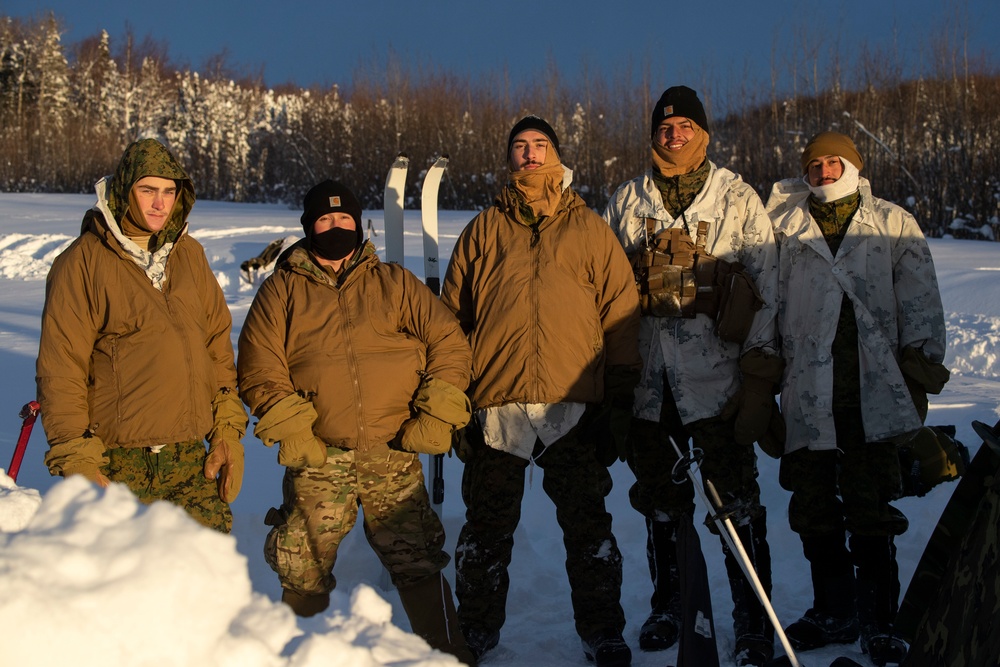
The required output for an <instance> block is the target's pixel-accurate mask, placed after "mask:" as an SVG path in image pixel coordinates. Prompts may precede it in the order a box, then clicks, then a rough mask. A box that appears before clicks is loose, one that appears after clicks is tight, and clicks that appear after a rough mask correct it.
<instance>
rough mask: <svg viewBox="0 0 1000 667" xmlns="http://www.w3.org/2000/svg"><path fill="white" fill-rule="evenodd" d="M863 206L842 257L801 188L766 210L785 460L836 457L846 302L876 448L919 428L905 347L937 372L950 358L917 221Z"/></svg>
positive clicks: (796, 183)
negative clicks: (838, 342) (811, 452)
mask: <svg viewBox="0 0 1000 667" xmlns="http://www.w3.org/2000/svg"><path fill="white" fill-rule="evenodd" d="M859 190H860V192H861V203H860V205H859V208H858V211H857V212H856V213H855V214H854V218H853V219H852V221H851V224H850V226H849V227H848V229H847V234H846V236H845V238H844V240H843V242H842V243H841V244H840V248H839V250H838V251H837V256H836V257H834V256H833V255H832V254H831V253H830V248H829V246H828V245H827V242H826V240H825V239H824V238H823V234H822V232H821V231H820V229H819V226H818V225H816V224H815V223H814V222H813V218H812V215H810V213H809V204H808V197H809V189H808V187H807V186H806V184H805V183H804V182H803V181H802V179H800V178H793V179H788V180H784V181H780V182H778V183H775V185H774V187H773V189H772V191H771V196H770V197H769V198H768V200H767V211H768V213H769V214H770V215H771V219H772V221H773V222H774V228H775V236H776V237H777V239H778V243H779V246H780V248H781V262H780V265H781V268H780V274H779V283H778V294H779V302H778V320H779V323H780V324H779V329H780V334H781V346H782V355H783V356H784V358H785V363H786V367H785V381H784V386H783V388H782V393H781V411H782V413H783V414H784V417H785V423H786V425H787V431H788V433H787V437H786V444H785V451H786V452H792V451H795V450H796V449H801V448H803V447H808V448H810V449H816V450H821V449H835V448H836V447H837V435H836V432H835V430H834V425H833V412H832V407H831V403H832V398H833V358H832V356H831V353H830V351H831V346H832V344H833V339H834V336H835V335H836V332H837V320H838V317H839V313H840V307H841V302H842V301H843V295H844V294H846V295H847V296H848V298H849V299H850V300H851V303H852V304H853V305H854V315H855V318H856V319H857V323H858V345H859V348H860V349H859V350H858V352H859V354H860V358H861V369H860V370H861V388H860V391H861V413H862V421H863V424H864V429H865V436H866V438H867V441H868V442H875V441H878V440H885V439H887V438H891V437H893V436H897V435H901V434H904V433H908V432H910V431H914V430H916V429H918V428H920V425H921V424H920V418H919V416H918V415H917V411H916V409H915V408H914V406H913V400H912V398H911V397H910V393H909V392H908V391H907V388H906V382H905V381H904V379H903V375H902V373H901V371H900V370H899V366H898V363H897V362H898V360H899V356H900V353H901V352H902V350H903V348H905V347H910V346H912V347H916V348H918V349H921V350H922V351H923V353H924V355H925V356H927V357H928V358H929V359H930V360H931V361H933V362H941V361H942V360H943V358H944V351H945V324H944V313H943V310H942V307H941V295H940V292H939V290H938V283H937V276H936V274H935V272H934V263H933V261H932V260H931V253H930V249H929V248H928V247H927V241H926V240H925V239H924V235H923V233H922V232H921V231H920V228H919V227H918V226H917V222H916V220H915V219H914V218H913V216H912V215H910V214H909V213H907V212H906V211H905V210H903V209H902V208H900V207H899V206H896V205H895V204H892V203H891V202H887V201H885V200H883V199H878V198H877V197H873V196H872V192H871V186H870V185H869V183H868V181H867V180H866V179H864V178H862V179H861V180H860V185H859Z"/></svg>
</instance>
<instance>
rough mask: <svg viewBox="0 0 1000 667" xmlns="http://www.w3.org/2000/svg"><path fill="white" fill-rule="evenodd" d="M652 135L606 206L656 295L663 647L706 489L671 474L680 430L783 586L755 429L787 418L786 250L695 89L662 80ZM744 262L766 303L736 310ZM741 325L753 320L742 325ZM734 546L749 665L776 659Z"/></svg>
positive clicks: (674, 634) (747, 540)
mask: <svg viewBox="0 0 1000 667" xmlns="http://www.w3.org/2000/svg"><path fill="white" fill-rule="evenodd" d="M650 138H651V143H650V150H651V165H650V168H649V169H647V171H646V172H645V173H644V174H642V175H640V176H637V177H636V178H633V179H632V180H630V181H627V182H626V183H623V184H622V185H621V186H620V187H619V188H618V190H617V191H616V192H615V194H614V195H613V196H612V197H611V201H610V202H609V203H608V207H607V210H605V212H604V218H605V220H607V222H608V224H610V225H611V229H612V230H613V231H614V232H615V233H616V234H617V235H618V239H619V241H621V244H622V245H623V246H624V248H625V251H626V253H627V254H628V255H629V256H630V257H632V258H633V266H634V267H635V268H636V270H637V273H636V276H637V284H638V285H639V288H640V292H642V293H643V294H644V295H645V297H646V299H645V303H644V311H643V315H644V316H643V318H642V322H641V325H640V329H639V350H640V353H641V354H642V355H643V372H642V379H641V381H640V383H639V386H638V388H637V389H636V395H635V405H634V415H635V418H634V419H633V421H632V428H631V433H630V438H629V452H628V464H629V467H630V468H631V469H632V471H633V472H634V473H635V477H636V483H635V485H633V487H632V489H631V490H630V493H629V496H630V499H631V502H632V505H633V507H635V509H636V510H638V511H639V512H640V513H642V514H643V516H645V517H646V527H647V533H648V534H647V555H648V558H649V567H650V574H651V577H652V580H653V596H652V599H651V601H650V603H651V606H652V610H651V613H650V615H649V617H648V618H647V619H646V622H645V623H644V624H643V626H642V629H641V630H640V632H639V645H640V647H642V648H643V649H646V650H652V651H656V650H663V649H666V648H669V647H670V646H672V645H673V644H674V643H675V642H676V641H677V640H678V636H679V633H680V632H681V630H682V627H681V625H682V624H681V620H682V618H681V616H682V609H681V606H682V604H681V578H683V577H684V576H685V575H684V573H683V572H678V552H681V551H682V548H681V547H680V546H679V545H678V539H677V536H678V535H679V534H680V530H679V527H680V526H681V525H682V524H686V523H687V522H690V521H691V520H692V517H693V514H694V503H693V498H694V490H693V488H692V487H691V485H689V484H683V485H679V484H675V483H674V482H673V481H672V479H671V471H672V469H673V467H674V464H675V462H676V461H677V455H676V453H675V452H674V450H673V447H672V446H671V445H670V442H669V438H673V439H674V441H676V442H677V443H678V445H679V446H680V447H681V449H682V451H685V450H687V443H688V441H689V440H691V441H692V443H693V446H694V447H696V448H698V449H701V450H702V451H703V452H704V460H703V461H702V463H701V471H702V474H703V475H704V477H705V478H706V479H707V480H710V481H711V482H712V483H713V484H714V485H715V487H716V488H717V490H718V492H719V494H720V496H721V499H722V502H723V504H724V505H725V508H726V511H727V512H728V513H729V516H730V517H731V519H732V521H733V524H734V525H735V527H736V531H737V533H738V534H739V536H740V540H741V541H742V543H743V545H744V548H745V549H746V551H747V553H748V555H749V557H750V559H751V561H752V564H753V567H754V569H755V570H756V571H757V575H758V577H759V578H760V581H761V584H762V585H763V587H764V589H765V592H767V593H768V594H770V588H771V556H770V551H769V548H768V543H767V514H766V510H765V508H764V506H763V505H761V503H760V487H759V486H758V484H757V459H756V455H755V453H754V442H755V441H763V440H765V437H766V435H767V433H768V430H769V426H770V425H771V424H772V420H774V419H780V418H779V417H778V415H777V412H776V411H775V410H774V409H773V404H774V392H775V391H776V387H777V384H778V382H779V381H780V379H781V359H780V357H779V356H778V354H777V336H776V326H775V309H774V304H775V300H776V288H777V263H778V251H777V248H776V246H775V243H774V237H773V235H772V231H771V223H770V220H768V217H767V214H766V213H765V211H764V206H763V204H762V203H761V201H760V198H759V197H758V196H757V194H756V193H755V192H754V190H753V188H751V187H750V186H749V185H747V183H745V182H744V181H743V179H742V178H740V176H739V174H735V173H733V172H732V171H730V170H728V169H726V168H724V167H720V166H717V165H716V164H714V163H713V162H712V161H711V160H709V159H708V157H707V147H708V145H709V126H708V119H707V115H706V113H705V108H704V106H703V105H702V103H701V100H700V99H698V95H697V93H696V92H695V91H694V90H692V89H690V88H688V87H687V86H673V87H671V88H668V89H667V90H665V91H664V92H663V94H662V95H661V96H660V99H659V100H658V101H657V102H656V105H655V106H654V107H653V111H652V114H651V119H650ZM654 248H655V249H656V250H655V252H654V251H653V249H654ZM695 255H697V259H693V257H694V256H695ZM647 260H653V261H652V262H650V261H647ZM663 264H667V265H668V266H663ZM735 264H738V265H742V267H745V273H743V274H742V275H743V276H744V277H745V278H746V279H747V281H751V280H752V281H753V287H755V288H756V291H757V292H758V294H759V297H760V300H759V301H758V302H757V303H756V310H755V309H754V308H753V307H750V308H737V309H733V310H732V312H731V313H729V314H727V313H726V311H724V310H723V309H722V308H721V307H720V305H719V304H721V303H722V297H721V294H720V290H719V287H718V285H719V284H724V283H723V281H721V280H720V278H721V276H722V275H723V274H722V273H720V271H719V268H718V267H726V266H728V267H732V266H733V265H735ZM713 266H715V267H717V268H716V269H715V270H714V271H713V270H712V267H713ZM702 267H707V268H708V269H709V270H708V271H703V270H702ZM668 270H669V271H672V273H664V274H660V275H662V276H666V278H662V279H660V280H659V281H654V280H652V278H653V277H654V275H656V273H655V272H656V271H668ZM731 275H735V274H731ZM670 276H673V278H674V279H673V280H671V279H669V277H670ZM743 284H744V285H745V286H747V287H751V286H750V283H749V282H745V283H743ZM751 291H753V290H752V289H751ZM703 295H706V296H709V297H710V298H706V299H704V300H703ZM727 301H728V302H729V303H736V300H733V299H729V300H727ZM730 324H735V325H738V326H736V327H734V328H736V329H741V330H742V331H741V333H740V334H739V335H735V334H733V333H732V332H731V331H730V327H729V325H730ZM722 546H723V550H724V552H725V565H726V571H727V573H728V575H729V583H730V588H731V592H732V598H733V605H734V608H733V626H734V630H735V635H736V646H735V652H734V658H735V660H736V664H737V665H761V664H764V663H766V662H767V661H769V660H770V659H771V657H772V655H773V647H772V646H773V633H774V629H773V628H772V627H771V624H770V621H769V620H768V618H767V615H766V613H765V611H764V609H763V606H762V605H761V603H760V602H759V600H758V599H757V596H756V594H755V591H754V589H753V587H752V586H751V584H750V583H749V582H748V581H747V579H746V577H745V576H744V575H743V572H742V569H741V564H740V560H739V558H738V557H737V555H736V554H733V553H731V552H730V550H729V548H728V545H726V544H725V543H723V545H722Z"/></svg>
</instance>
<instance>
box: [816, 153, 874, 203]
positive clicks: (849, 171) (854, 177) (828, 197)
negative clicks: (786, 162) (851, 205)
mask: <svg viewBox="0 0 1000 667" xmlns="http://www.w3.org/2000/svg"><path fill="white" fill-rule="evenodd" d="M838 157H839V156H838ZM840 163H841V164H842V165H844V173H843V174H841V175H840V178H838V179H837V182H836V183H831V184H830V185H809V174H806V175H805V176H803V177H802V180H803V181H804V182H805V184H806V185H808V186H809V192H811V193H812V194H813V197H815V198H816V199H817V201H821V202H823V203H826V202H831V201H837V200H838V199H843V198H844V197H846V196H847V195H849V194H851V193H853V192H854V191H855V190H857V189H858V182H859V179H860V178H861V176H860V174H859V172H858V168H857V167H855V166H854V165H853V164H851V161H850V160H848V159H847V158H843V157H841V158H840Z"/></svg>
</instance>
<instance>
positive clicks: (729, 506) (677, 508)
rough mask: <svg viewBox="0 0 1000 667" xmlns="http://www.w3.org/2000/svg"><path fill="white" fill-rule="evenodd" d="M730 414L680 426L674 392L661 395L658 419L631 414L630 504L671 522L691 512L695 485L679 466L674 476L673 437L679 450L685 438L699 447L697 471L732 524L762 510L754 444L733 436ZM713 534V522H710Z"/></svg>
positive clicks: (743, 522)
mask: <svg viewBox="0 0 1000 667" xmlns="http://www.w3.org/2000/svg"><path fill="white" fill-rule="evenodd" d="M734 419H735V418H730V419H722V418H719V417H710V418H708V419H701V420H698V421H696V422H693V423H691V424H687V425H686V426H685V425H682V424H681V420H680V415H679V414H678V413H677V406H676V404H675V403H674V401H673V397H672V396H670V395H669V393H668V395H667V396H665V397H664V400H663V407H662V408H661V416H660V421H659V422H651V421H648V420H645V419H633V420H632V428H631V430H630V431H629V454H628V464H629V467H630V468H631V469H632V472H633V473H634V474H635V479H636V481H635V484H633V485H632V487H631V488H630V489H629V500H630V502H631V503H632V507H634V508H635V509H636V511H638V512H639V513H640V514H642V515H643V516H645V517H646V518H648V519H651V520H653V521H676V520H678V519H679V518H681V517H683V516H685V515H692V514H693V513H694V488H693V487H692V486H691V482H690V481H689V480H688V478H687V476H686V475H685V474H684V472H683V471H682V470H681V471H679V479H678V481H679V482H680V483H678V481H675V480H674V478H673V475H674V465H675V464H676V463H677V453H676V452H675V451H674V448H673V446H672V445H671V444H670V440H669V438H671V437H672V438H673V439H674V441H675V442H676V443H677V446H678V447H679V448H680V450H681V452H686V451H687V442H688V440H689V439H690V440H691V442H692V445H693V446H694V447H696V448H698V449H700V450H702V452H703V458H702V460H701V465H700V469H701V473H702V479H703V480H709V481H711V482H712V485H713V486H714V487H715V489H716V490H717V491H718V492H719V496H720V498H721V499H722V504H723V506H724V507H725V508H726V510H727V511H728V512H730V515H729V516H730V519H731V520H732V521H733V523H734V524H735V525H738V526H739V525H746V524H749V523H750V522H751V521H753V520H754V519H756V518H757V517H759V516H762V515H763V514H764V508H763V507H762V506H761V504H760V486H758V484H757V457H756V455H755V454H754V449H753V445H740V444H737V443H736V441H735V440H734V439H733V428H734ZM708 525H709V528H710V529H711V531H712V532H713V533H718V528H717V527H716V525H715V523H714V522H709V524H708Z"/></svg>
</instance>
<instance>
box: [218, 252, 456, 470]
mask: <svg viewBox="0 0 1000 667" xmlns="http://www.w3.org/2000/svg"><path fill="white" fill-rule="evenodd" d="M362 253H363V257H362V259H360V261H358V262H357V263H356V264H355V265H354V266H352V267H351V268H350V269H349V270H348V271H347V272H346V273H345V274H343V275H342V277H341V278H340V281H339V284H338V281H335V280H334V279H333V278H332V277H331V276H330V275H329V274H327V273H326V272H324V271H323V270H322V269H321V268H319V267H318V266H317V265H316V264H315V263H314V262H313V260H312V259H311V257H310V256H309V253H308V251H307V250H306V241H304V240H303V241H300V242H299V243H297V244H296V245H295V246H293V247H292V248H291V249H290V250H289V252H288V254H287V258H283V259H282V260H279V262H278V268H277V269H276V270H275V272H274V273H273V274H272V275H271V276H269V277H268V279H267V280H265V281H264V283H263V284H262V285H261V286H260V289H259V290H258V292H257V295H256V297H254V301H253V304H252V305H251V306H250V311H249V312H248V313H247V318H246V322H245V323H244V324H243V329H242V331H241V333H240V340H239V361H238V368H239V378H240V397H241V398H242V399H243V401H244V402H245V403H246V404H247V405H249V406H250V408H251V410H252V411H253V414H254V415H255V416H257V417H263V416H264V415H265V414H266V413H267V411H268V410H269V409H270V408H271V407H272V406H274V405H275V404H276V403H278V402H279V401H281V400H282V399H283V398H286V397H287V396H289V395H291V394H293V393H296V394H299V395H300V396H302V397H304V398H306V399H308V400H310V401H312V403H313V406H314V407H315V408H316V412H317V413H318V414H319V418H318V419H317V421H316V423H315V424H314V425H313V432H314V433H315V435H316V436H317V437H318V438H320V439H321V440H323V441H324V442H326V443H327V444H328V445H331V446H334V447H339V448H342V449H354V450H360V451H364V450H368V449H372V448H373V447H375V446H376V445H384V444H385V443H387V442H389V441H390V440H391V439H392V438H393V437H395V435H396V433H397V432H398V431H399V427H400V426H401V425H402V424H403V422H404V421H405V420H407V419H408V418H409V417H410V416H411V414H410V402H411V400H412V399H413V396H414V392H415V391H416V390H417V387H418V385H419V384H420V380H421V373H422V372H426V373H429V374H431V375H433V376H434V377H435V378H437V379H440V380H444V381H445V382H448V383H450V384H452V385H455V386H456V387H458V388H459V389H462V390H464V389H465V388H466V387H467V386H468V384H469V366H470V363H471V352H470V351H469V344H468V342H467V341H466V339H465V336H463V335H462V331H461V329H460V328H459V326H458V322H456V321H455V318H454V317H453V316H452V314H451V313H450V312H448V309H447V308H445V307H444V306H442V305H441V302H440V301H439V300H438V299H437V297H436V296H434V293H433V292H431V290H430V289H429V288H427V287H426V286H425V285H424V284H423V283H421V282H420V280H418V279H417V278H416V277H415V276H414V275H413V274H412V273H410V272H409V271H407V270H405V269H404V268H402V267H401V266H399V265H397V264H383V263H381V262H380V261H379V259H378V256H377V255H375V248H374V247H373V246H372V245H371V244H370V243H369V244H366V245H365V246H364V249H363V251H362Z"/></svg>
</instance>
